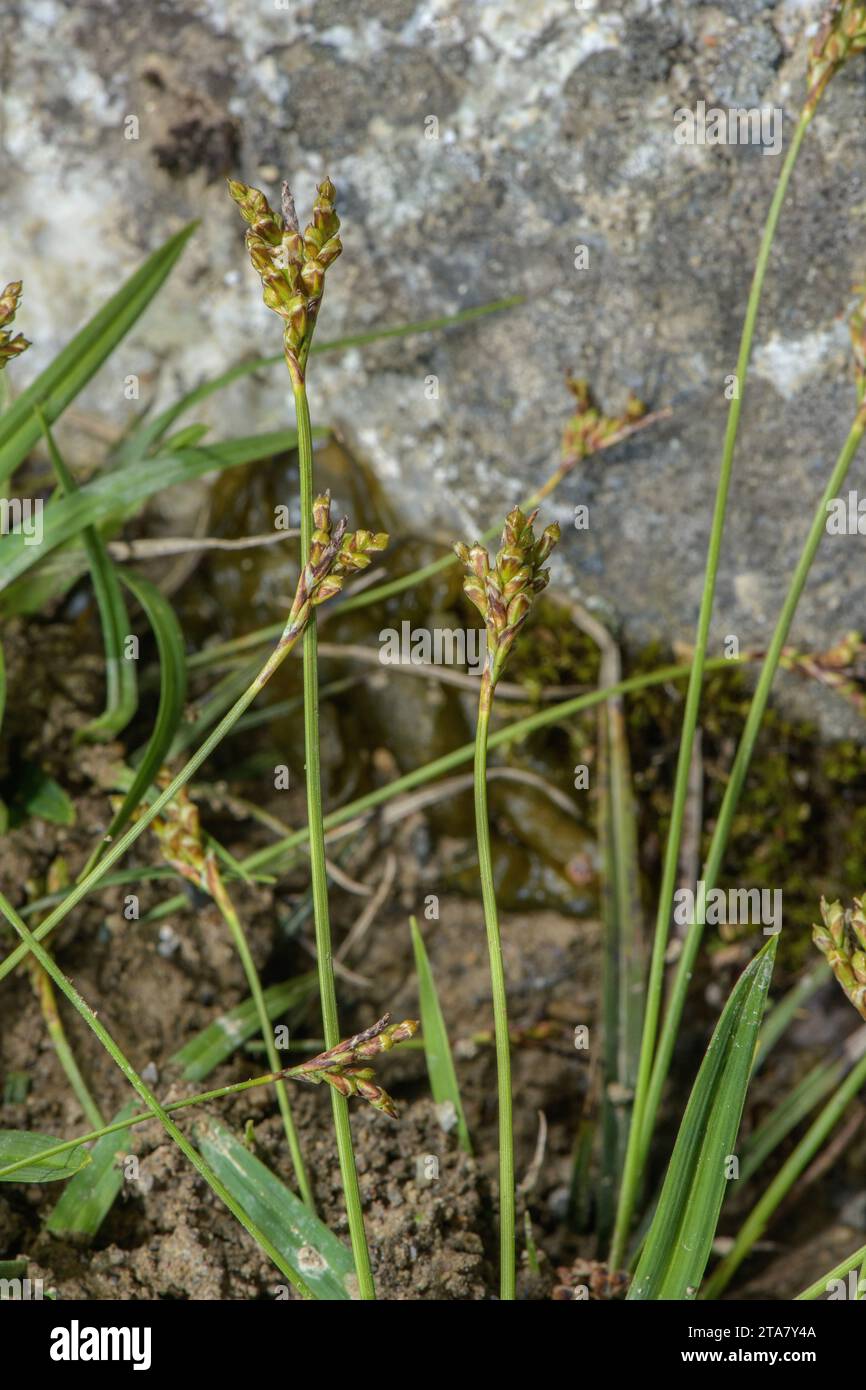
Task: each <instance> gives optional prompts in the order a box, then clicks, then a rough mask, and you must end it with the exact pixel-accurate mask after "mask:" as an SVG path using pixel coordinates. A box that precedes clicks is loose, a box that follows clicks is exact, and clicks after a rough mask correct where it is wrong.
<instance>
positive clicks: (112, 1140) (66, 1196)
mask: <svg viewBox="0 0 866 1390" xmlns="http://www.w3.org/2000/svg"><path fill="white" fill-rule="evenodd" d="M138 1108H139V1107H138V1106H137V1105H136V1103H135V1102H134V1101H130V1102H129V1104H128V1105H125V1106H124V1107H123V1109H122V1110H120V1111H118V1113H117V1114H116V1115H115V1116H114V1119H113V1120H112V1124H114V1123H116V1122H119V1121H121V1120H128V1119H130V1117H131V1116H132V1115H134V1114H135V1113H136V1111H137V1110H138ZM128 1148H129V1134H128V1132H127V1131H126V1130H121V1131H119V1132H118V1133H117V1134H104V1135H103V1136H102V1138H101V1139H97V1141H96V1143H95V1144H94V1145H93V1148H92V1149H91V1150H90V1163H88V1164H87V1166H86V1167H85V1168H82V1169H81V1171H80V1172H78V1173H76V1174H75V1177H74V1178H73V1179H72V1181H71V1182H70V1183H69V1184H68V1185H67V1186H66V1187H65V1188H64V1189H63V1192H62V1193H61V1195H60V1201H59V1202H58V1203H57V1205H56V1207H55V1208H54V1210H53V1212H52V1213H51V1215H50V1216H49V1218H48V1220H47V1222H46V1223H45V1229H46V1231H50V1232H51V1234H52V1235H54V1236H79V1237H82V1236H83V1237H85V1238H86V1239H88V1240H92V1239H93V1237H94V1236H95V1235H96V1234H97V1232H98V1231H99V1228H100V1226H101V1225H102V1223H103V1221H104V1220H105V1218H106V1216H107V1215H108V1213H109V1211H110V1210H111V1207H112V1205H113V1203H114V1199H115V1197H116V1196H117V1194H118V1192H119V1191H120V1189H121V1187H122V1186H123V1174H122V1172H121V1170H120V1168H119V1166H118V1164H117V1162H116V1159H117V1155H118V1154H120V1153H125V1152H126V1150H127V1149H128ZM59 1156H60V1155H58V1157H59Z"/></svg>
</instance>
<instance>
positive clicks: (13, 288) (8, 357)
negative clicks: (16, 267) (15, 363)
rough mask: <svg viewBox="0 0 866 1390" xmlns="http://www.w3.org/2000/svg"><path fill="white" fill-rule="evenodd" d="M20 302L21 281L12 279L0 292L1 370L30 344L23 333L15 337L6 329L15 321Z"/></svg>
mask: <svg viewBox="0 0 866 1390" xmlns="http://www.w3.org/2000/svg"><path fill="white" fill-rule="evenodd" d="M20 302H21V281H20V280H12V281H10V283H9V284H8V285H7V286H6V288H5V290H3V291H2V292H0V372H2V370H3V368H4V367H5V366H6V363H7V362H11V361H12V358H13V357H18V356H19V355H20V354H21V353H22V352H26V351H27V349H28V348H29V346H30V343H29V342H28V340H27V339H26V338H25V337H24V335H23V334H22V333H16V334H15V337H14V338H13V337H12V334H11V333H9V332H7V329H6V325H7V324H9V323H12V322H13V320H14V318H15V315H16V313H17V312H18V305H19V304H20Z"/></svg>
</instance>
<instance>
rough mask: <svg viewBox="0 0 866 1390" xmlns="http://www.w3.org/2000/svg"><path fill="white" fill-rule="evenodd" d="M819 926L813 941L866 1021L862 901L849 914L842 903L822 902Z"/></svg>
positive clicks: (865, 933)
mask: <svg viewBox="0 0 866 1390" xmlns="http://www.w3.org/2000/svg"><path fill="white" fill-rule="evenodd" d="M821 918H822V922H821V924H820V925H816V926H813V928H812V940H813V941H814V943H815V945H816V946H817V947H818V950H819V951H821V952H822V954H823V955H825V956H826V957H827V964H828V965H829V966H830V969H831V970H832V971H833V974H834V975H835V976H836V979H837V980H838V981H839V984H840V985H841V986H842V988H843V990H844V991H845V993H846V994H847V996H848V998H849V999H850V1000H851V1003H852V1004H853V1005H854V1008H855V1009H856V1010H857V1012H858V1013H859V1014H860V1015H861V1017H862V1018H866V914H864V911H863V900H861V899H860V898H855V899H854V906H853V908H848V909H847V910H846V909H844V908H843V907H842V904H841V903H840V902H832V903H828V902H827V900H826V899H825V898H822V899H821Z"/></svg>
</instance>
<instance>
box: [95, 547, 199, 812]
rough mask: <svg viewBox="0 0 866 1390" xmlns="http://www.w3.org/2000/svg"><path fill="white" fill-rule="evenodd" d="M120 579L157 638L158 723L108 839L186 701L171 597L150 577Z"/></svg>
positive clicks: (143, 786)
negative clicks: (166, 596)
mask: <svg viewBox="0 0 866 1390" xmlns="http://www.w3.org/2000/svg"><path fill="white" fill-rule="evenodd" d="M119 573H120V578H121V580H122V581H123V583H124V584H125V585H126V587H127V588H128V589H129V590H130V592H131V593H132V594H133V595H134V596H135V598H137V599H138V602H139V603H140V604H141V606H142V608H143V609H144V612H145V615H146V617H147V621H148V622H149V623H150V626H151V628H152V630H153V634H154V636H155V637H156V645H157V650H158V652H159V706H158V708H157V712H156V722H155V724H154V726H153V732H152V733H151V735H150V739H149V740H148V743H147V746H146V747H145V750H144V754H143V756H142V758H141V761H140V763H139V764H138V767H137V769H136V772H135V776H134V778H133V779H132V785H131V787H130V788H129V790H128V792H127V793H126V795H125V797H124V798H123V802H122V803H121V806H120V809H119V810H118V812H117V814H116V815H115V817H114V819H113V820H112V822H111V825H110V826H109V828H108V835H107V838H110V839H114V837H115V836H116V835H118V834H119V833H120V831H121V830H122V829H123V827H124V826H125V825H126V823H127V821H128V820H129V818H130V816H131V815H132V813H133V812H134V811H135V809H136V807H137V806H138V804H139V802H140V801H141V800H142V798H143V797H144V796H145V795H146V793H147V790H148V788H149V787H150V784H151V782H152V781H153V779H154V777H155V776H156V774H157V773H158V771H159V769H160V768H161V767H162V764H163V762H164V760H165V756H166V753H167V752H168V749H169V748H170V746H171V741H172V739H173V738H174V736H175V733H176V731H177V727H178V725H179V724H180V721H181V718H182V716H183V707H184V704H185V702H186V654H185V652H184V645H183V633H182V632H181V630H180V626H179V624H178V621H177V618H176V617H175V615H174V609H173V608H172V606H171V604H170V603H169V601H168V599H167V598H165V597H164V595H163V594H161V593H160V592H159V589H157V588H156V587H155V586H154V585H153V584H151V583H150V581H149V580H148V579H142V577H141V575H138V574H133V573H132V572H131V571H130V570H120V571H119Z"/></svg>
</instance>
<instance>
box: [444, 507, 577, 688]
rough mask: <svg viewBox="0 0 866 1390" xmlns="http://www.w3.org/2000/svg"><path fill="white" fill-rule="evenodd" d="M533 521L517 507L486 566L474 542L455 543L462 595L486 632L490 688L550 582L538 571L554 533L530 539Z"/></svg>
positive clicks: (549, 530) (483, 553)
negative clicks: (461, 566)
mask: <svg viewBox="0 0 866 1390" xmlns="http://www.w3.org/2000/svg"><path fill="white" fill-rule="evenodd" d="M537 515H538V513H537V512H530V514H529V516H524V514H523V512H522V511H521V510H520V508H519V507H515V508H514V510H513V511H511V512H509V514H508V516H507V517H506V519H505V527H504V529H503V532H502V543H501V545H500V548H499V551H498V553H497V555H496V560H495V561H494V563H493V564H492V565H491V563H490V556H489V555H488V553H487V551H486V549H485V548H484V546H483V545H481V543H480V542H479V541H476V542H475V544H474V545H473V546H467V545H463V544H462V542H458V543H457V544H456V545H455V547H454V551H455V554H456V555H457V557H458V559H460V560H462V561H463V564H464V565H465V567H466V570H467V576H466V578H465V579H464V581H463V591H464V593H465V594H466V597H467V598H468V599H469V600H470V602H471V603H474V605H475V607H476V608H477V609H478V611H479V613H480V614H481V616H482V618H483V619H484V625H485V627H486V629H487V671H488V673H489V677H490V683H491V686H494V685H495V684H496V682H497V680H498V679H499V677H500V675H501V674H502V669H503V667H504V665H505V662H506V660H507V659H508V653H509V652H510V651H511V647H512V645H513V643H514V639H515V637H516V636H517V633H518V632H519V631H520V629H521V627H522V626H523V624H524V623H525V622H526V619H527V617H528V616H529V610H530V608H531V607H532V604H533V601H534V599H535V596H536V595H537V594H539V593H541V590H542V589H544V588H546V586H547V583H548V580H549V578H550V575H549V571H548V570H546V569H544V568H543V565H544V561H545V560H546V559H547V558H548V556H549V555H550V552H551V551H552V550H553V547H554V546H555V545H556V543H557V541H558V540H559V527H558V526H557V524H556V522H554V523H553V524H552V525H551V526H547V527H545V529H544V531H543V532H542V533H541V536H540V537H539V538H538V539H536V536H535V532H534V530H533V523H534V522H535V518H536V516H537Z"/></svg>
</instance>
